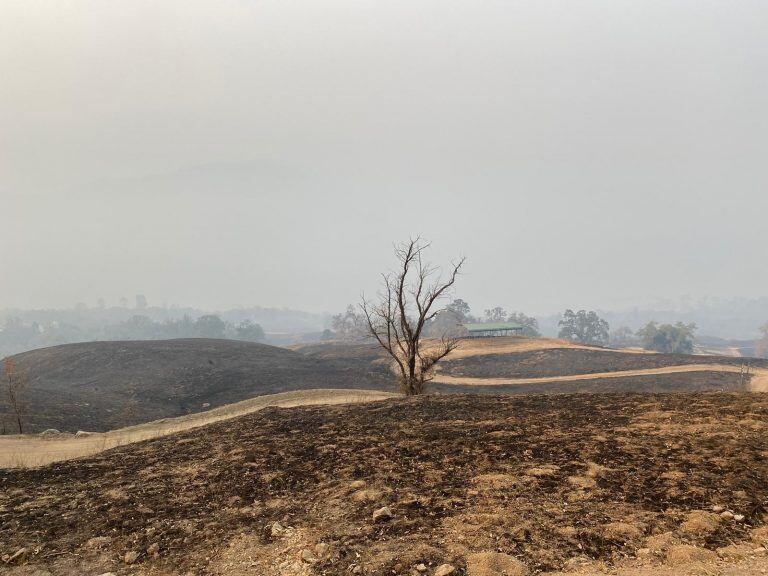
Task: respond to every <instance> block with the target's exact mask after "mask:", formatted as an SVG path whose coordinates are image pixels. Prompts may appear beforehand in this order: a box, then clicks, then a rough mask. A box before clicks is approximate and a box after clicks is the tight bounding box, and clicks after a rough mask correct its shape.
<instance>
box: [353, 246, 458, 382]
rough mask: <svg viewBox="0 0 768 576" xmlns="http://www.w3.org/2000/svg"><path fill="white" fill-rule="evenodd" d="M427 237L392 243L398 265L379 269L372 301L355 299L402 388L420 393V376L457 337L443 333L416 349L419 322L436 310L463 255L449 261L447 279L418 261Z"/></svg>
mask: <svg viewBox="0 0 768 576" xmlns="http://www.w3.org/2000/svg"><path fill="white" fill-rule="evenodd" d="M429 246H430V245H429V243H425V242H422V240H421V238H420V237H416V238H415V239H413V238H412V239H411V240H409V241H408V242H404V243H402V244H398V245H396V246H395V256H396V257H397V259H398V262H399V266H398V268H397V271H396V272H394V273H393V274H389V275H388V274H383V275H382V292H381V293H380V294H379V301H378V303H377V304H375V305H374V304H371V303H370V302H367V301H366V299H365V297H363V299H362V304H361V305H360V307H361V309H362V311H363V314H364V316H365V318H366V322H367V325H368V330H369V332H370V335H371V336H372V337H373V338H375V339H376V341H377V342H378V343H379V345H380V346H381V347H382V348H383V349H384V350H386V351H387V353H388V354H389V355H390V356H391V357H392V358H393V359H394V361H395V363H396V365H397V368H398V370H399V373H400V378H401V387H402V388H403V390H404V392H405V393H406V394H409V395H411V394H420V393H421V392H422V391H423V389H424V384H425V382H428V381H429V380H431V378H432V377H433V372H434V367H435V365H436V364H437V363H438V362H439V361H440V360H442V359H443V358H444V357H445V356H447V355H448V354H450V353H451V352H452V351H453V350H454V349H455V348H456V346H457V345H458V341H457V340H452V339H445V338H444V339H443V340H441V341H440V343H439V344H438V345H437V346H436V347H434V346H430V347H428V349H427V351H426V352H422V335H423V333H424V329H425V326H426V325H427V323H428V322H430V321H431V320H432V319H433V318H435V316H437V314H438V313H439V312H440V311H441V310H440V309H436V303H437V301H438V300H439V299H440V298H441V297H443V296H444V295H446V293H447V291H448V290H450V288H451V287H452V286H453V285H454V284H455V282H456V278H457V277H458V275H459V272H460V270H461V267H462V266H463V264H464V258H462V259H460V260H459V261H458V262H457V263H453V264H452V265H451V271H450V275H449V276H448V279H447V280H445V281H443V280H442V279H441V278H440V274H439V270H438V269H437V268H435V267H433V266H431V265H430V264H428V263H426V262H425V261H424V252H425V250H426V249H427V248H428V247H429Z"/></svg>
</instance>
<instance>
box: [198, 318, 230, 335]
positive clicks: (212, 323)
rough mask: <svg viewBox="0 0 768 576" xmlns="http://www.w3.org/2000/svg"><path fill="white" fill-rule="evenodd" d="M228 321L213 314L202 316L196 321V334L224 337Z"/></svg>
mask: <svg viewBox="0 0 768 576" xmlns="http://www.w3.org/2000/svg"><path fill="white" fill-rule="evenodd" d="M226 329H227V323H226V322H224V320H222V319H221V318H219V317H218V316H216V315H213V314H206V315H205V316H200V318H198V319H197V321H196V322H195V336H197V337H198V338H224V332H225V331H226Z"/></svg>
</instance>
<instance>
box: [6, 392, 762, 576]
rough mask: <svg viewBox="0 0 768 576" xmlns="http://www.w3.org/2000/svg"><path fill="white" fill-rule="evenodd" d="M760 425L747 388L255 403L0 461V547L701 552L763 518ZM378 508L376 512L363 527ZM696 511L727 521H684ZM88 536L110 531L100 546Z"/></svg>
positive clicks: (271, 567) (334, 570)
mask: <svg viewBox="0 0 768 576" xmlns="http://www.w3.org/2000/svg"><path fill="white" fill-rule="evenodd" d="M766 431H768V396H765V395H760V394H748V393H740V394H732V393H709V394H708V393H693V394H659V395H655V394H646V395H640V394H631V395H619V394H613V395H594V394H593V395H588V394H585V395H578V394H574V395H559V396H541V395H530V396H498V395H496V396H491V395H452V396H450V397H446V396H428V397H422V398H418V399H412V400H388V401H383V402H376V403H370V404H360V405H354V406H343V407H338V406H336V407H302V408H291V409H277V408H268V409H266V410H264V411H261V412H258V413H254V414H250V415H247V416H244V417H240V418H237V419H234V420H230V421H226V422H220V423H217V424H212V425H210V426H207V427H205V428H199V429H196V430H193V431H189V432H185V433H182V434H178V435H173V436H168V437H165V438H161V439H156V440H151V441H147V442H143V443H140V444H134V445H131V446H125V447H121V448H116V449H114V450H112V451H109V452H105V453H102V454H100V455H98V456H96V457H92V458H89V459H85V460H79V461H69V462H65V463H60V464H55V465H51V466H49V467H45V468H40V469H31V470H19V471H5V472H0V553H12V552H14V551H15V550H16V549H17V548H19V547H22V546H26V547H27V548H28V549H29V550H30V551H31V552H30V555H29V557H28V561H29V563H30V564H29V566H32V567H34V568H35V569H37V568H45V569H46V570H49V571H50V572H52V573H55V574H68V573H77V574H85V573H93V574H99V573H101V572H99V571H96V570H101V571H102V572H106V571H108V570H110V571H115V572H118V573H121V572H125V573H127V572H129V571H130V572H132V573H133V572H135V570H136V567H137V566H138V569H139V571H141V572H146V573H149V571H150V569H151V570H156V572H155V573H161V574H163V573H169V574H170V573H173V574H183V573H185V572H191V573H193V574H259V575H264V576H269V575H277V574H302V575H304V574H306V575H311V574H318V575H319V574H327V575H338V576H341V575H342V574H349V573H350V572H351V571H352V570H353V569H355V567H356V566H357V567H359V573H362V574H369V575H379V576H384V575H385V574H387V575H392V574H411V571H412V569H413V568H412V567H413V566H415V565H416V563H417V562H418V563H420V562H423V563H425V564H427V565H430V566H432V567H434V566H436V565H437V564H440V563H443V562H450V563H452V564H454V565H455V566H457V567H458V568H459V570H458V571H457V572H456V573H455V574H457V575H459V576H460V575H461V574H463V570H464V569H465V567H466V558H467V556H468V555H469V554H471V553H473V552H483V551H501V552H504V553H506V554H509V555H512V556H515V557H517V558H518V559H520V560H521V561H522V562H524V563H525V565H526V566H527V567H528V568H529V569H531V570H533V571H545V570H555V569H560V568H562V567H564V566H566V565H567V564H568V563H569V562H572V561H573V559H578V558H586V559H592V560H600V561H605V562H608V563H614V562H618V561H620V560H621V559H622V558H625V557H628V556H634V555H635V554H637V552H638V549H640V548H642V549H644V550H645V549H650V548H649V546H650V543H651V542H655V544H654V546H656V547H658V548H659V549H660V550H662V549H664V547H665V546H667V547H668V546H671V545H672V544H673V543H690V544H695V545H696V546H698V547H700V548H705V549H712V550H713V549H717V548H720V547H724V546H728V545H731V544H734V543H740V542H746V541H748V540H749V539H750V538H752V539H753V541H754V538H756V536H755V534H756V533H755V532H752V530H753V529H754V528H757V527H760V526H762V525H763V524H764V523H765V522H766V519H767V518H766V506H768V449H767V448H766V442H765V438H766ZM385 505H387V506H389V507H390V508H391V511H392V513H393V517H392V518H391V519H390V520H388V521H383V522H377V523H374V521H373V520H372V513H373V511H374V510H376V509H378V508H380V507H382V506H385ZM713 506H723V507H724V508H726V509H727V510H728V511H731V512H732V513H733V514H735V515H737V518H736V519H734V518H729V519H721V518H720V516H718V515H716V514H710V516H715V517H716V518H715V519H714V520H712V519H710V518H708V517H707V518H705V519H706V520H707V522H703V521H701V522H700V521H699V520H698V519H699V516H695V515H694V516H695V518H694V520H696V522H693V520H692V517H691V516H690V513H691V512H692V511H695V510H701V511H706V510H710V509H712V507H713ZM698 514H701V513H698ZM742 515H743V518H741V516H742ZM275 521H279V523H280V524H281V526H282V527H287V528H288V529H287V530H281V529H280V530H279V529H277V528H275V529H274V530H273V529H272V523H273V522H275ZM692 522H693V523H692ZM697 522H698V523H697ZM699 524H702V525H703V526H705V527H704V528H700V527H699ZM692 526H693V528H692ZM766 536H767V537H768V534H767V535H766ZM94 537H109V538H110V539H111V540H109V541H106V540H104V541H102V543H101V544H100V546H101V547H102V549H101V551H99V546H94V545H92V544H93V542H92V543H91V545H88V546H86V542H88V540H89V539H91V538H94ZM653 538H655V540H653ZM318 543H321V544H327V545H328V548H327V549H325V548H324V547H316V545H317V544H318ZM752 545H753V546H754V545H756V544H752ZM302 550H309V554H304V560H302V558H301V555H302ZM128 551H135V552H137V553H138V558H137V559H136V564H135V565H133V566H131V567H128V566H126V565H125V564H124V563H123V562H122V561H118V557H122V556H124V555H125V553H126V552H128ZM313 551H314V552H313ZM29 569H30V568H29V567H27V568H24V569H18V570H19V572H18V573H31V572H22V571H21V570H29ZM11 573H14V572H13V571H11ZM430 574H431V572H430Z"/></svg>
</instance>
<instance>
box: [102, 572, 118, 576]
mask: <svg viewBox="0 0 768 576" xmlns="http://www.w3.org/2000/svg"><path fill="white" fill-rule="evenodd" d="M99 576H117V575H116V574H115V573H114V572H104V574H99Z"/></svg>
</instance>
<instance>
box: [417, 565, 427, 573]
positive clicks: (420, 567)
mask: <svg viewBox="0 0 768 576" xmlns="http://www.w3.org/2000/svg"><path fill="white" fill-rule="evenodd" d="M416 571H417V572H426V571H427V566H426V564H416Z"/></svg>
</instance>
